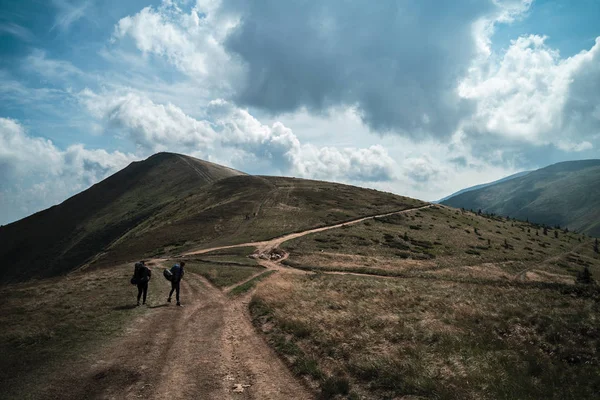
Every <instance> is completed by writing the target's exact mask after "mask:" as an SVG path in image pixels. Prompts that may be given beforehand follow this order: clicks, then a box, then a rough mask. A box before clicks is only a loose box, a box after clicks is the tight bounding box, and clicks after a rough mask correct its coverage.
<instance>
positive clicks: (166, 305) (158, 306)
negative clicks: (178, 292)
mask: <svg viewBox="0 0 600 400" xmlns="http://www.w3.org/2000/svg"><path fill="white" fill-rule="evenodd" d="M161 307H169V305H168V304H159V305H157V306H148V308H161Z"/></svg>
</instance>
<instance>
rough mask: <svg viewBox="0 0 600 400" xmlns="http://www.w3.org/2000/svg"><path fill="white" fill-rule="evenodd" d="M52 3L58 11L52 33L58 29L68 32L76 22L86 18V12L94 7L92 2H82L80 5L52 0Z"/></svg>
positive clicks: (51, 29) (87, 0) (65, 0)
mask: <svg viewBox="0 0 600 400" xmlns="http://www.w3.org/2000/svg"><path fill="white" fill-rule="evenodd" d="M52 3H53V5H54V7H56V9H57V10H58V11H57V13H56V17H55V18H54V25H52V27H51V28H50V31H53V30H54V29H56V28H59V29H60V30H61V31H67V30H68V29H69V27H70V26H71V25H72V24H73V23H74V22H76V21H78V20H79V19H81V18H83V17H85V16H86V11H87V10H88V8H89V7H90V6H91V5H92V1H91V0H86V1H82V2H81V3H79V4H74V3H71V2H69V1H67V0H52Z"/></svg>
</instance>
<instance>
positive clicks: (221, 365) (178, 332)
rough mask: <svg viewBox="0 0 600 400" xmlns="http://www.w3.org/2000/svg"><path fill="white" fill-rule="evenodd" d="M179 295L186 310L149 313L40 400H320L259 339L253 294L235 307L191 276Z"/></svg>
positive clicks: (170, 307)
mask: <svg viewBox="0 0 600 400" xmlns="http://www.w3.org/2000/svg"><path fill="white" fill-rule="evenodd" d="M181 295H182V303H183V304H184V306H183V307H177V306H176V305H174V303H171V304H168V303H166V302H165V303H164V304H157V305H154V306H151V309H150V310H149V312H148V313H147V314H145V315H144V316H142V317H140V318H138V319H137V320H136V321H135V322H134V323H132V325H131V327H130V328H129V329H128V331H127V332H126V334H125V335H123V336H122V337H120V338H117V339H116V340H115V341H114V342H113V343H109V344H106V345H105V346H104V347H103V348H100V349H98V350H97V351H95V352H92V353H91V354H88V355H86V357H85V358H83V359H82V360H81V361H78V362H77V363H76V364H75V365H70V366H68V367H66V368H65V369H64V370H62V371H58V373H57V376H56V377H55V378H54V379H52V380H50V381H49V382H48V384H47V386H46V387H45V388H43V392H44V394H43V396H37V397H42V398H48V399H67V400H70V399H82V398H86V399H139V398H143V399H215V400H216V399H284V398H285V399H312V398H314V395H313V394H312V393H311V392H310V391H309V390H308V389H307V388H306V387H305V386H304V385H303V384H302V383H300V382H298V381H297V380H296V378H295V377H294V376H293V375H292V374H291V373H290V372H289V370H288V369H287V368H286V366H285V365H284V364H283V362H282V361H281V360H280V359H279V358H278V356H277V355H276V354H275V353H274V352H273V351H272V350H271V349H270V348H269V346H268V345H267V344H266V343H265V342H264V341H263V340H262V338H261V337H260V336H258V335H257V334H256V332H255V330H254V327H253V326H252V324H251V322H250V316H249V314H248V301H249V295H248V296H246V297H243V298H238V299H233V300H231V299H230V298H228V297H227V295H226V294H225V293H223V292H222V291H221V290H219V289H217V288H215V287H213V286H212V285H210V283H208V282H207V281H206V280H205V279H204V278H202V277H200V276H198V275H195V274H191V273H188V274H187V275H186V278H185V279H184V280H183V281H182V293H181ZM152 307H153V308H152Z"/></svg>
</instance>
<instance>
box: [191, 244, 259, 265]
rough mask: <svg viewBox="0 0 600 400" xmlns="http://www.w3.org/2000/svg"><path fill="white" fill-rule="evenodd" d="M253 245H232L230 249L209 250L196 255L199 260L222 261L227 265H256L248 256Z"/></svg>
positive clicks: (252, 250)
mask: <svg viewBox="0 0 600 400" xmlns="http://www.w3.org/2000/svg"><path fill="white" fill-rule="evenodd" d="M255 250H256V248H255V247H252V246H245V247H234V248H231V249H223V250H216V251H211V252H210V253H204V254H200V255H197V256H196V259H197V260H199V261H207V262H214V263H222V264H229V265H249V266H256V265H258V263H257V262H256V260H255V259H254V258H250V257H248V256H249V255H250V254H252V253H254V251H255Z"/></svg>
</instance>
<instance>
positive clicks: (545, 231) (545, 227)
mask: <svg viewBox="0 0 600 400" xmlns="http://www.w3.org/2000/svg"><path fill="white" fill-rule="evenodd" d="M544 235H548V227H547V226H545V225H544Z"/></svg>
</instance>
